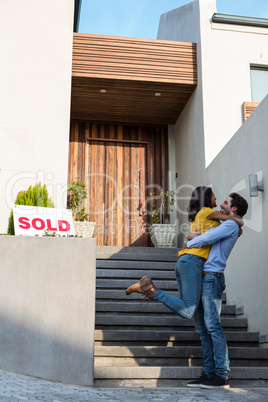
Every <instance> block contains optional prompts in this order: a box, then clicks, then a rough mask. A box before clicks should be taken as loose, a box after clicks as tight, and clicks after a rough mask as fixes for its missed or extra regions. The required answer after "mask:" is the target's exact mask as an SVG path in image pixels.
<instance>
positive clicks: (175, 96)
mask: <svg viewBox="0 0 268 402" xmlns="http://www.w3.org/2000/svg"><path fill="white" fill-rule="evenodd" d="M196 85H197V62H196V46H195V44H194V43H186V42H173V41H163V40H153V39H152V40H149V39H136V38H125V37H114V36H103V35H89V34H80V33H75V34H74V42H73V70H72V104H71V118H72V120H78V121H79V120H80V121H96V122H121V123H135V124H141V123H143V124H153V125H156V124H157V125H158V124H160V125H161V124H175V122H176V120H177V119H178V117H179V115H180V113H181V112H182V110H183V108H184V106H185V105H186V103H187V101H188V100H189V98H190V96H191V94H192V93H193V91H194V89H195V87H196ZM103 89H105V90H106V92H105V93H101V92H100V91H101V90H103ZM156 93H160V94H161V96H155V94H156Z"/></svg>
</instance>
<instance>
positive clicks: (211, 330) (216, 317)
mask: <svg viewBox="0 0 268 402" xmlns="http://www.w3.org/2000/svg"><path fill="white" fill-rule="evenodd" d="M224 289H225V278H224V275H223V274H218V273H213V272H207V273H206V274H205V275H204V277H203V283H202V296H201V301H200V304H199V306H198V309H197V311H196V314H195V316H194V320H195V329H196V332H197V333H198V334H199V336H200V340H201V345H202V349H203V359H204V365H203V371H204V373H206V375H207V376H208V377H213V376H214V375H215V374H217V375H218V376H220V377H222V378H224V379H227V378H228V371H230V366H229V359H228V349H227V344H226V339H225V336H224V332H223V329H222V325H221V320H220V314H221V297H222V293H223V291H224Z"/></svg>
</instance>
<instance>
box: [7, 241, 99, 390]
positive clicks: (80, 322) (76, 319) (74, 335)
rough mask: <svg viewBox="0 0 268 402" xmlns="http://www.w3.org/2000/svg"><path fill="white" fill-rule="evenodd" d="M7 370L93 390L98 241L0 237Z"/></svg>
mask: <svg viewBox="0 0 268 402" xmlns="http://www.w3.org/2000/svg"><path fill="white" fill-rule="evenodd" d="M0 254H1V272H0V355H1V359H0V364H1V367H0V368H1V369H2V370H7V371H11V372H14V373H19V374H25V375H30V376H34V377H40V378H43V379H47V380H52V381H59V382H63V383H69V384H77V385H88V386H93V359H94V324H95V275H96V241H95V239H77V238H48V237H47V238H46V237H15V236H0Z"/></svg>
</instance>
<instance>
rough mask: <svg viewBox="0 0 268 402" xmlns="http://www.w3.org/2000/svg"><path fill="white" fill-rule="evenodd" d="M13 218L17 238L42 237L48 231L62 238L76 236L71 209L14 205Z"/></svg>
mask: <svg viewBox="0 0 268 402" xmlns="http://www.w3.org/2000/svg"><path fill="white" fill-rule="evenodd" d="M13 216H14V228H15V235H16V236H21V235H23V236H36V235H39V236H42V235H43V234H44V232H45V231H46V230H48V231H49V233H50V234H52V233H54V232H55V233H56V234H57V235H60V236H67V235H75V229H74V224H73V218H72V211H71V210H70V209H63V208H45V207H33V206H28V205H14V207H13Z"/></svg>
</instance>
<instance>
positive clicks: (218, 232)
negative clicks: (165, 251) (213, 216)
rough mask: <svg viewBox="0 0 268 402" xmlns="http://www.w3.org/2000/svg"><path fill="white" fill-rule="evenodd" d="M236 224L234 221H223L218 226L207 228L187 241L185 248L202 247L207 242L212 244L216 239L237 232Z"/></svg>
mask: <svg viewBox="0 0 268 402" xmlns="http://www.w3.org/2000/svg"><path fill="white" fill-rule="evenodd" d="M237 232H238V225H237V224H236V223H235V222H234V221H231V220H230V221H225V222H223V223H222V224H221V225H220V226H218V227H216V228H214V229H210V230H207V231H206V232H205V233H203V234H202V235H200V236H196V237H194V238H193V239H192V240H190V241H188V243H187V248H192V247H197V248H200V247H203V246H206V245H207V244H213V243H216V242H217V241H219V240H221V239H224V238H225V237H229V236H232V235H234V234H237Z"/></svg>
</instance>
